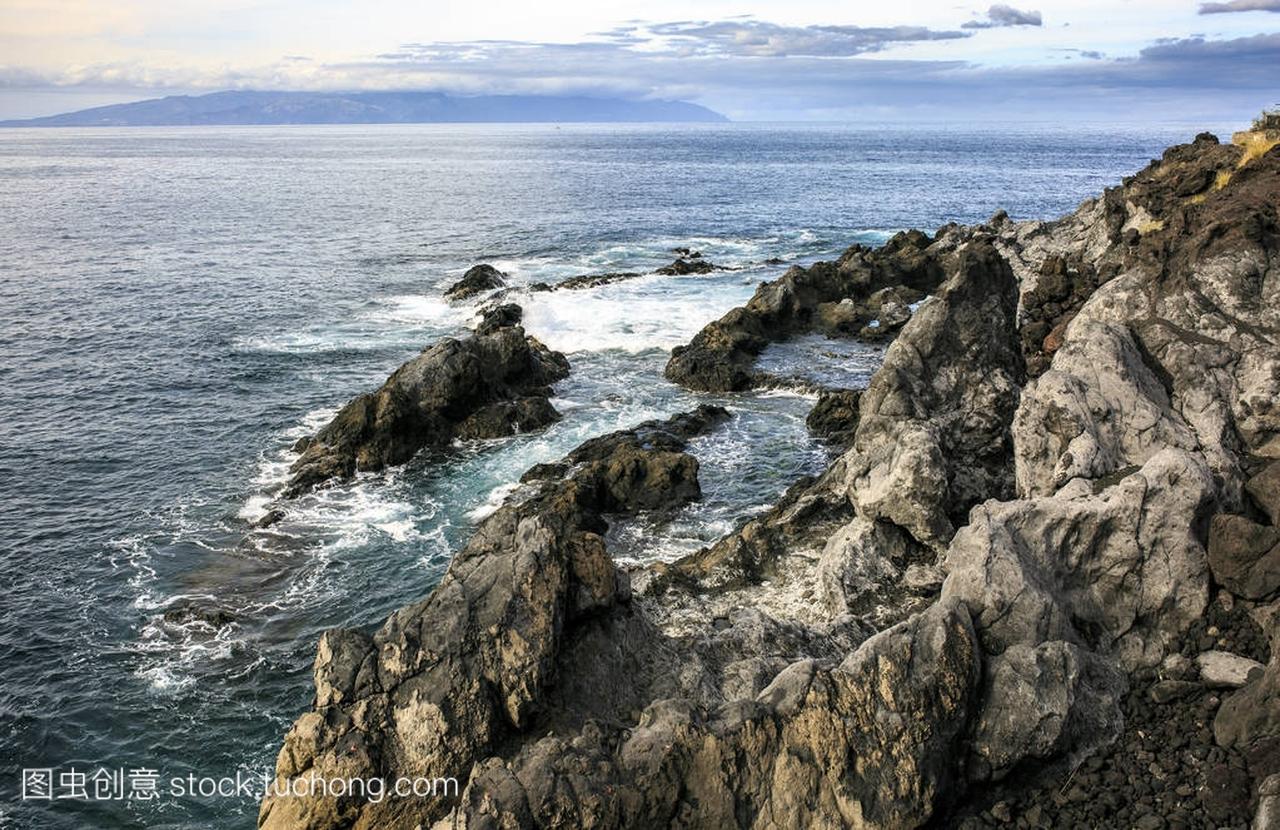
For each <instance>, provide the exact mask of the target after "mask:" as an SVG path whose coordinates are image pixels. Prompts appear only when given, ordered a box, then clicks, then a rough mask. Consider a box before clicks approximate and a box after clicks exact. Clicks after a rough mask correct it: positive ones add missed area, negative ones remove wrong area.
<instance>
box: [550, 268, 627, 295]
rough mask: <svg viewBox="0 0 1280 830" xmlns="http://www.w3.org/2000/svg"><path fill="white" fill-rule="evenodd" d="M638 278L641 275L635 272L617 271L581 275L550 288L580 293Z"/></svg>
mask: <svg viewBox="0 0 1280 830" xmlns="http://www.w3.org/2000/svg"><path fill="white" fill-rule="evenodd" d="M639 276H643V275H642V274H640V273H638V272H635V271H618V272H613V273H608V274H582V275H580V276H577V277H569V278H568V279H563V280H561V281H560V282H558V283H556V284H555V285H553V286H551V290H554V291H561V290H564V291H580V290H582V289H584V288H599V287H600V286H602V285H611V284H612V283H615V282H623V281H625V280H633V279H635V278H636V277H639Z"/></svg>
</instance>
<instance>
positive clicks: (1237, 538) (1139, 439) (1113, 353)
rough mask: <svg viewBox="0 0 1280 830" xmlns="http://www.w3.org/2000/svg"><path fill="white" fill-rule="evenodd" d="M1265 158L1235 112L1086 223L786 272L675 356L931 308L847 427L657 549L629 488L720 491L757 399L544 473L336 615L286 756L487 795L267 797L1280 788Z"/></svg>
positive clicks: (762, 811)
mask: <svg viewBox="0 0 1280 830" xmlns="http://www.w3.org/2000/svg"><path fill="white" fill-rule="evenodd" d="M1241 158H1242V155H1241V150H1240V149H1239V148H1236V147H1230V146H1223V145H1220V144H1219V143H1218V142H1217V140H1216V139H1213V138H1212V137H1211V136H1206V135H1202V136H1199V137H1197V139H1196V141H1195V142H1194V143H1192V144H1188V145H1182V146H1179V147H1175V148H1170V150H1169V151H1168V152H1166V153H1165V154H1164V156H1163V157H1162V158H1161V159H1160V160H1159V161H1158V162H1155V163H1153V164H1152V165H1151V166H1149V167H1148V168H1146V169H1144V170H1143V171H1141V172H1140V173H1138V174H1137V175H1135V176H1133V177H1131V178H1130V179H1127V180H1126V181H1125V182H1124V184H1123V185H1122V186H1120V187H1117V188H1112V189H1110V190H1108V191H1107V192H1106V193H1104V194H1103V195H1102V196H1101V197H1099V198H1097V199H1093V200H1089V201H1087V202H1085V203H1084V204H1082V205H1081V206H1080V208H1079V209H1078V210H1077V211H1075V212H1074V213H1072V214H1070V215H1069V216H1066V217H1063V218H1062V219H1059V220H1057V221H1054V222H1014V221H1012V220H1010V219H1009V218H1008V217H1007V216H1003V215H1000V214H998V215H997V216H995V217H993V218H992V219H991V220H990V221H989V222H988V223H985V224H983V225H979V226H976V227H972V228H962V227H959V226H954V225H952V226H947V227H945V228H943V229H941V230H939V231H938V232H937V233H936V234H935V235H933V236H928V235H925V234H923V233H920V232H910V233H904V234H899V235H898V236H897V237H895V238H894V239H893V240H891V241H890V243H888V244H887V245H886V246H884V248H882V249H877V250H872V249H867V248H861V247H854V248H851V249H849V251H847V252H846V253H845V254H844V255H843V256H842V257H841V258H840V260H838V261H837V262H835V263H818V264H815V265H813V266H810V267H808V268H793V269H791V270H790V271H788V272H787V273H786V274H785V275H784V276H783V277H782V278H780V279H778V280H775V281H774V282H772V283H766V284H764V285H762V286H761V287H760V289H759V290H758V291H757V292H756V295H755V296H754V297H753V298H752V300H751V301H750V302H749V303H748V304H747V305H746V306H744V307H743V308H739V309H735V310H734V311H731V312H730V313H729V314H727V315H725V316H724V317H723V318H721V319H720V320H718V321H715V322H713V323H711V324H709V325H708V326H707V327H706V328H704V329H703V331H702V332H700V333H699V334H698V335H697V336H696V337H695V338H694V339H693V341H692V342H691V343H690V344H689V345H688V346H686V347H683V348H681V349H677V350H676V351H675V352H674V353H673V356H672V359H671V362H670V363H669V364H668V367H667V376H668V377H669V378H670V379H672V380H673V381H676V382H678V383H681V384H684V385H686V386H689V387H690V388H693V389H704V390H715V391H738V390H743V389H746V388H749V387H751V386H753V385H759V384H760V383H761V382H762V381H763V380H764V379H762V378H761V377H760V375H759V373H758V372H757V371H756V369H755V367H754V362H755V358H756V356H757V355H758V354H759V353H760V351H761V350H762V349H763V348H764V346H765V345H767V344H768V343H769V342H773V341H776V340H780V339H785V338H786V337H789V336H792V335H794V334H798V333H804V332H822V333H828V334H832V335H834V336H849V332H851V331H852V332H861V331H862V330H863V329H864V328H867V327H868V325H869V323H870V322H871V321H872V320H877V319H879V320H882V321H888V326H892V327H897V323H896V322H895V321H896V320H898V319H900V318H901V316H902V315H901V313H900V311H899V309H898V306H902V307H903V308H905V309H906V310H907V311H908V312H910V313H909V315H908V316H907V319H905V320H904V321H903V322H902V323H901V326H900V328H898V330H897V332H896V334H894V335H893V337H892V342H891V343H890V345H889V346H888V349H887V351H886V355H885V361H884V364H883V366H881V368H880V369H879V370H878V371H877V373H876V375H875V376H874V377H873V378H872V380H871V383H870V385H869V387H868V388H867V389H866V390H861V391H860V394H859V393H855V394H856V395H857V396H856V406H855V405H854V403H853V397H852V395H848V396H847V397H845V398H843V399H841V398H837V397H834V396H833V397H830V398H829V399H826V403H823V402H822V400H820V401H819V407H815V416H814V421H815V423H816V424H817V425H818V426H819V428H830V429H832V430H833V431H834V432H835V433H836V434H839V435H842V436H846V437H849V436H851V437H852V442H851V443H850V444H849V445H848V447H847V449H846V450H845V451H844V452H843V453H842V454H841V455H840V456H839V457H838V458H836V459H835V460H834V461H833V462H832V463H831V464H830V465H829V467H828V468H827V470H826V471H825V472H824V473H823V474H822V475H820V476H817V477H815V478H812V479H805V480H802V481H799V482H796V483H795V484H794V485H793V486H792V487H791V488H790V489H789V490H788V491H787V492H786V493H785V494H784V495H783V496H782V497H781V498H780V499H779V501H778V503H777V504H776V505H775V506H774V507H773V508H771V509H769V510H767V511H765V512H763V513H761V514H759V515H757V516H754V517H752V518H751V519H750V520H748V521H745V522H744V523H743V524H742V525H741V526H740V527H738V528H737V529H736V530H735V531H733V532H732V533H730V534H728V535H726V536H725V537H724V538H722V539H720V540H718V541H717V542H715V543H713V544H711V545H708V546H707V547H706V548H704V549H703V550H700V551H698V552H697V553H694V554H692V555H690V556H687V557H685V558H684V559H682V560H679V561H677V562H674V563H669V564H656V565H651V566H633V567H629V568H627V569H625V570H623V569H619V568H618V567H617V566H616V565H615V564H614V563H613V562H612V560H611V558H610V556H609V553H608V550H607V549H606V546H605V543H604V536H603V532H604V530H605V528H606V527H607V523H608V522H610V521H625V520H626V519H625V517H626V516H627V515H629V514H632V513H635V512H636V511H646V512H652V511H658V512H661V511H664V510H671V509H674V508H675V507H678V506H679V505H681V504H684V503H687V502H688V501H689V500H690V499H693V498H697V496H698V493H699V488H698V485H697V469H698V466H697V461H696V459H694V458H693V456H691V455H690V454H689V453H688V439H689V436H690V435H692V434H694V433H696V432H698V431H700V430H704V429H713V428H714V422H715V421H716V420H717V419H718V418H719V417H722V416H721V415H720V414H719V413H717V412H715V411H711V410H702V411H700V412H698V413H693V414H691V415H690V416H687V417H685V418H674V419H671V420H670V421H667V422H658V423H650V424H646V425H642V426H641V427H638V428H636V429H634V430H628V431H624V432H621V433H616V434H614V435H611V436H606V437H604V438H601V439H595V440H593V441H589V442H587V443H585V444H583V445H582V446H581V447H579V448H578V449H577V450H575V451H574V452H573V453H570V454H569V455H568V456H567V457H566V458H565V459H564V460H562V461H561V462H559V463H556V464H550V465H539V467H537V468H534V469H533V470H530V471H529V472H528V473H527V474H526V475H525V477H524V481H525V484H523V485H522V486H521V488H520V489H519V490H517V492H516V494H514V495H513V496H512V497H511V498H510V500H509V501H508V503H507V504H506V505H504V506H503V507H502V508H501V509H500V510H499V511H498V512H497V513H495V514H494V515H493V516H491V517H490V518H488V519H486V520H485V521H484V522H483V523H481V525H480V526H479V527H478V528H477V530H476V533H475V536H474V537H473V538H472V540H471V541H470V542H469V543H468V544H467V546H466V548H464V550H463V551H462V552H461V553H459V554H458V556H457V557H456V558H455V560H454V562H453V564H452V565H451V567H450V570H449V573H448V575H447V576H446V577H445V579H444V581H443V582H442V583H441V585H440V586H439V587H437V589H436V590H435V591H433V592H432V594H431V595H430V596H429V597H428V598H426V599H425V600H423V601H422V602H420V603H418V604H417V605H414V606H411V607H410V608H406V609H404V610H402V611H400V612H398V613H397V614H396V615H393V616H392V618H391V619H389V620H388V621H387V623H386V624H385V625H384V626H383V627H382V629H380V630H379V631H378V632H376V633H374V634H372V635H369V634H364V633H361V632H333V633H330V634H326V635H325V638H324V640H323V641H322V642H321V644H320V648H319V652H318V655H317V660H316V666H315V683H316V701H315V705H314V707H313V709H312V711H310V712H308V713H306V714H304V715H303V716H302V717H301V718H300V719H299V720H298V722H297V724H295V726H294V728H293V729H292V730H291V731H290V733H289V736H288V737H287V738H286V741H285V745H284V748H283V749H282V751H281V753H280V758H279V761H278V765H277V774H278V776H279V777H280V778H281V779H291V778H295V777H297V776H300V775H304V774H307V773H309V772H313V771H319V772H323V773H325V774H327V775H333V774H337V773H346V774H361V775H367V774H378V775H383V776H390V775H404V774H430V775H457V776H458V777H459V778H460V780H461V781H462V782H463V791H462V793H461V794H460V796H458V797H457V798H451V799H445V800H439V801H431V802H430V803H426V804H424V803H420V802H413V803H407V802H404V801H400V802H396V803H391V802H384V803H382V804H380V805H372V804H366V803H363V802H359V801H354V800H342V799H316V798H310V799H295V798H290V799H274V800H268V801H267V802H265V803H264V805H263V810H262V814H261V825H262V826H264V827H272V828H286V827H313V828H337V827H349V826H356V827H375V826H376V827H384V826H385V827H402V826H403V827H414V826H417V825H418V824H421V825H422V826H431V825H432V824H433V823H435V822H437V821H439V822H442V824H441V825H440V826H450V827H477V828H478V827H583V826H591V827H632V826H644V827H657V826H684V827H725V826H739V827H758V828H766V827H780V826H786V827H811V826H812V827H870V828H903V827H917V826H939V827H951V826H965V827H988V826H1015V827H1060V826H1066V827H1112V826H1123V827H1142V828H1164V827H1170V828H1173V827H1187V828H1191V827H1214V828H1218V827H1232V828H1234V827H1244V826H1246V825H1247V824H1248V823H1249V821H1250V820H1251V819H1252V818H1253V816H1254V815H1255V814H1258V815H1262V816H1264V817H1265V816H1267V815H1270V814H1271V813H1269V812H1268V811H1271V812H1272V813H1274V812H1275V810H1276V807H1275V805H1276V804H1277V803H1280V795H1277V792H1278V791H1280V786H1277V785H1276V784H1275V781H1276V780H1277V779H1274V778H1272V777H1271V776H1274V775H1277V774H1280V714H1278V713H1280V660H1273V658H1272V652H1273V649H1272V648H1271V639H1272V635H1274V633H1275V632H1276V621H1277V613H1278V612H1280V603H1277V602H1276V601H1275V600H1274V596H1273V593H1274V591H1275V590H1276V589H1275V587H1274V586H1272V584H1271V583H1272V579H1271V568H1270V565H1269V559H1268V556H1269V554H1270V553H1271V550H1272V547H1273V546H1268V545H1267V544H1266V542H1267V541H1268V540H1269V539H1270V535H1269V534H1270V533H1271V532H1272V531H1274V529H1275V514H1274V510H1273V508H1274V506H1275V500H1274V498H1273V496H1274V493H1275V485H1274V478H1275V476H1276V473H1275V472H1274V459H1276V458H1277V457H1280V404H1278V403H1277V401H1280V345H1278V344H1280V302H1278V301H1277V297H1278V296H1280V294H1278V293H1277V292H1278V291H1280V213H1278V211H1280V207H1278V205H1280V152H1276V151H1273V152H1271V153H1269V154H1267V155H1263V156H1262V157H1260V158H1257V159H1254V160H1252V161H1250V162H1249V163H1247V164H1242V163H1241V162H1240V160H1241ZM690 254H691V252H690ZM690 254H682V257H683V258H684V259H685V260H686V261H692V260H693V259H694V258H692V257H691V255H690ZM925 294H928V295H929V298H928V299H927V300H923V302H921V300H920V299H918V297H921V296H923V295H925ZM872 298H875V299H874V300H873V299H872ZM912 298H917V299H912ZM846 301H847V302H846ZM873 302H874V303H875V304H877V305H876V307H875V308H872V307H871V306H872V303H873ZM917 303H919V305H916V304H917ZM912 306H915V309H914V311H913V310H912ZM888 326H887V327H888ZM876 328H878V327H876ZM515 330H518V329H501V330H500V331H515ZM521 334H522V333H521ZM827 424H831V425H832V426H831V427H827V426H826V425H827ZM1269 782H1270V783H1269Z"/></svg>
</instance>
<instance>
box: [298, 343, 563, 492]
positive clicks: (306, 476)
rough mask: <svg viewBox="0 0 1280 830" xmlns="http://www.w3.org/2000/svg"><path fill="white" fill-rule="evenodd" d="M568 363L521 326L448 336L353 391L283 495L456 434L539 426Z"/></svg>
mask: <svg viewBox="0 0 1280 830" xmlns="http://www.w3.org/2000/svg"><path fill="white" fill-rule="evenodd" d="M568 373H569V363H568V361H567V360H565V358H564V355H562V354H560V353H558V352H553V351H551V350H549V349H547V347H546V346H543V345H542V344H541V343H539V342H538V341H537V340H535V339H534V338H532V337H527V336H526V335H525V333H524V330H523V329H521V328H520V327H519V326H511V327H507V328H500V329H497V330H496V331H493V332H492V333H489V334H475V335H472V336H471V337H468V338H466V339H464V340H455V339H453V338H446V339H445V340H442V341H441V342H440V343H437V344H436V345H435V346H432V347H431V348H429V349H427V350H425V351H424V352H423V353H422V354H420V355H418V356H417V357H415V358H414V359H413V360H410V361H409V362H408V363H405V364H404V365H403V366H401V367H400V368H399V369H397V370H396V371H395V373H394V374H392V375H391V377H390V378H388V379H387V382H386V383H384V384H383V385H382V388H380V389H379V390H378V391H377V392H374V393H372V394H363V395H360V396H358V397H356V398H355V399H354V400H352V401H351V402H350V403H348V404H347V405H346V406H344V407H343V408H342V410H341V411H339V412H338V414H337V416H336V417H335V418H334V419H333V420H332V421H330V422H329V424H328V425H327V426H325V427H323V428H322V429H321V430H320V431H319V432H317V433H316V434H315V436H313V437H312V438H311V439H309V440H308V441H307V442H306V443H305V445H303V447H302V455H301V457H300V458H299V459H298V460H297V461H295V462H294V464H293V467H292V468H291V470H290V472H291V473H292V478H291V479H290V481H289V485H288V487H287V488H286V489H285V493H284V495H285V497H286V498H288V497H293V496H297V495H300V494H301V493H304V492H306V491H308V490H310V489H312V488H313V487H315V486H316V485H318V484H321V483H324V482H326V481H328V480H331V479H339V480H341V479H346V478H350V477H351V476H352V475H354V474H355V473H356V472H357V471H359V470H379V469H382V468H383V467H386V466H389V465H393V464H403V463H404V462H406V461H408V460H409V459H410V458H412V457H413V456H414V454H416V453H417V452H418V451H419V450H421V449H422V448H423V447H428V446H437V447H439V446H444V445H446V444H448V443H449V442H450V441H452V440H453V439H454V438H458V437H466V438H497V437H501V436H504V435H510V434H512V432H514V431H516V430H521V429H536V428H540V427H542V426H545V425H546V424H548V423H550V422H552V421H554V420H555V419H556V418H557V417H558V415H557V414H556V413H555V410H554V409H553V408H552V407H551V405H550V403H549V402H548V401H547V398H548V396H549V395H550V388H549V387H550V384H552V383H554V382H555V381H557V380H561V379H563V378H564V377H566V376H567V375H568Z"/></svg>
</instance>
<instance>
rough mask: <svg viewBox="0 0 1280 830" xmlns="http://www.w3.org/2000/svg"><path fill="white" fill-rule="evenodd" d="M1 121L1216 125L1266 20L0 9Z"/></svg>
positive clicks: (424, 7) (171, 0)
mask: <svg viewBox="0 0 1280 830" xmlns="http://www.w3.org/2000/svg"><path fill="white" fill-rule="evenodd" d="M0 16H2V17H0V19H2V20H3V25H0V55H3V58H0V118H13V117H26V116H37V115H46V114H51V113H55V112H64V111H67V110H71V109H78V108H82V107H86V106H93V105H97V104H102V103H114V102H119V101H128V100H138V99H142V98H150V97H156V96H158V95H166V94H190V93H194V94H198V93H201V92H210V91H215V90H221V89H235V88H243V89H293V90H308V89H310V90H334V91H341V90H369V89H397V90H404V89H429V90H437V91H444V92H452V93H457V94H481V93H522V94H589V95H600V96H610V97H613V96H621V97H629V98H664V99H681V100H688V101H694V102H696V103H700V104H704V105H706V106H709V107H711V108H713V109H716V110H718V111H720V112H723V113H725V114H727V115H729V116H730V117H732V118H734V119H738V120H851V119H852V120H913V119H929V120H935V119H956V118H962V119H963V118H1015V119H1028V120H1038V119H1047V118H1055V117H1064V116H1067V117H1074V118H1084V119H1097V120H1104V119H1114V118H1126V119H1129V120H1141V119H1159V120H1178V121H1195V120H1205V121H1222V120H1224V119H1232V118H1244V117H1247V116H1248V115H1249V114H1250V113H1252V112H1254V111H1256V110H1257V109H1259V108H1261V107H1262V106H1264V105H1270V104H1274V103H1278V102H1280V81H1278V80H1277V77H1280V0H1218V2H1195V1H1194V0H1192V1H1191V2H1183V1H1182V0H1178V2H1147V1H1146V0H1129V2H1123V1H1121V2H1117V0H1108V1H1107V2H1095V0H1081V1H1080V2H1062V1H1061V0H1043V2H1041V1H1040V0H1025V2H1019V3H1016V4H1013V5H1009V4H995V5H991V4H988V3H965V2H957V1H956V0H944V1H943V2H909V1H908V2H898V3H893V4H884V3H876V4H859V3H849V2H841V3H835V2H827V1H826V0H789V2H786V3H779V2H759V1H758V0H757V1H753V0H736V1H735V2H729V1H728V0H698V2H690V0H685V1H684V2H671V0H651V2H647V3H645V4H636V3H621V2H614V0H594V2H588V1H587V0H544V2H542V3H536V4H535V3H529V2H527V0H522V1H521V2H516V1H515V0H486V2H484V3H477V2H454V1H453V0H444V1H443V2H421V1H419V2H409V1H408V0H382V2H378V3H354V2H339V0H312V2H301V0H281V1H280V2H260V1H259V2H255V1H254V0H223V1H222V2H216V3H214V2H196V0H164V1H163V2H162V0H115V1H114V2H111V3H104V2H101V1H100V0H61V1H60V2H52V0H4V9H3V11H0Z"/></svg>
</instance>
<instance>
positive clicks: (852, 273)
mask: <svg viewBox="0 0 1280 830" xmlns="http://www.w3.org/2000/svg"><path fill="white" fill-rule="evenodd" d="M931 241H932V240H930V238H929V237H928V236H926V235H925V234H923V233H920V232H919V231H910V232H905V233H900V234H898V235H897V236H895V237H893V238H892V239H890V240H889V242H887V243H886V244H885V245H884V247H882V248H875V249H873V248H867V247H865V246H862V245H855V246H853V247H852V248H850V249H849V250H847V251H845V252H844V254H843V255H841V257H840V259H839V260H837V261H836V262H834V263H830V262H819V263H815V264H814V265H811V266H809V267H808V268H802V267H800V266H798V265H797V266H794V267H792V268H791V269H790V270H789V271H787V273H786V274H784V275H783V276H782V277H780V278H779V279H777V280H774V281H773V282H767V283H762V284H761V285H760V287H759V288H758V289H757V290H756V293H755V295H754V296H753V297H752V298H751V300H750V301H749V302H748V303H747V304H746V305H745V306H742V307H740V308H735V309H733V310H732V311H730V312H729V313H728V314H726V315H724V316H723V317H721V318H720V319H719V320H717V321H715V322H713V323H710V324H709V325H707V326H706V327H705V328H704V329H703V330H702V331H701V332H699V333H698V335H697V336H696V337H694V338H693V340H692V341H691V342H690V343H689V345H687V346H682V347H680V348H677V349H676V350H675V351H674V352H672V355H671V360H670V362H669V363H668V364H667V369H666V375H667V378H668V379H670V380H672V381H674V382H675V383H679V384H681V385H682V386H686V387H688V388H690V389H696V390H700V391H707V392H736V391H741V390H743V389H749V388H751V387H752V386H756V385H768V379H767V378H765V377H763V376H762V373H760V372H757V371H754V370H753V368H752V367H753V366H754V364H755V359H756V357H757V356H759V354H760V353H761V352H762V351H764V348H765V346H767V345H768V344H769V343H771V342H775V341H778V340H783V339H786V338H787V337H790V336H792V335H796V334H801V333H803V332H809V331H820V332H824V333H827V334H832V335H836V336H839V335H842V334H850V333H857V332H858V331H860V330H861V329H862V328H863V327H865V326H866V325H867V324H869V323H871V322H872V321H873V320H877V319H878V318H879V315H880V311H881V309H882V306H883V305H884V304H885V303H886V301H888V300H890V299H891V298H893V297H911V298H913V299H915V298H919V297H922V296H924V295H923V293H921V292H928V291H931V290H933V289H934V288H936V287H937V286H938V285H939V284H940V283H941V282H942V279H943V274H944V264H943V263H942V262H941V261H939V260H938V258H937V257H934V256H931V255H930V254H929V253H927V251H928V248H929V245H930V242H931ZM884 289H891V291H890V292H888V293H886V292H885V291H884ZM894 292H900V293H894ZM894 314H895V315H899V316H900V314H901V311H900V310H898V311H895V312H894ZM900 324H901V323H900V322H899V323H898V325H900Z"/></svg>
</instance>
